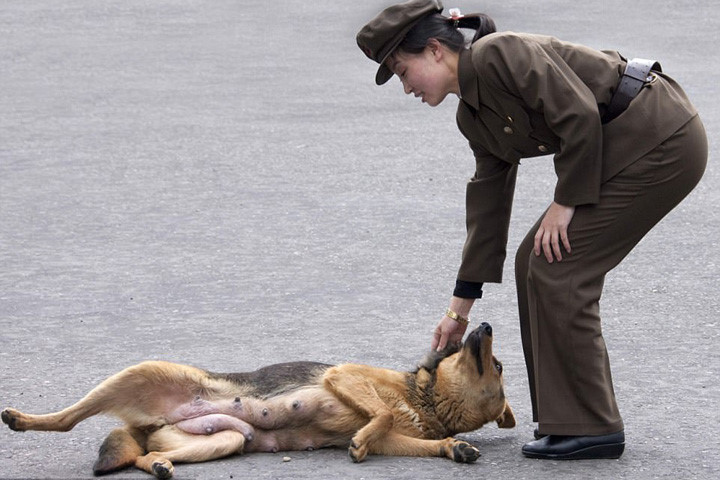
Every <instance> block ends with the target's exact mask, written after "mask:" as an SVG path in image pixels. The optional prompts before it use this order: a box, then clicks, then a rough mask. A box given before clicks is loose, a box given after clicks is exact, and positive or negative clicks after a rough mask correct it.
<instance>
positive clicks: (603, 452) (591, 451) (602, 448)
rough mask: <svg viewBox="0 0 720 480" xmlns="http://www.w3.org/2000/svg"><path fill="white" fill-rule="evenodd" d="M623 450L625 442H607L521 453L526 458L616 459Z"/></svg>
mask: <svg viewBox="0 0 720 480" xmlns="http://www.w3.org/2000/svg"><path fill="white" fill-rule="evenodd" d="M624 451H625V443H609V444H606V445H593V446H592V447H587V448H581V449H580V450H575V451H573V452H570V453H536V452H526V451H525V450H523V452H522V453H523V455H525V456H526V457H528V458H540V459H545V460H616V459H618V458H620V456H622V454H623V452H624Z"/></svg>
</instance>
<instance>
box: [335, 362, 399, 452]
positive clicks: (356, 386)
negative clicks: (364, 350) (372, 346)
mask: <svg viewBox="0 0 720 480" xmlns="http://www.w3.org/2000/svg"><path fill="white" fill-rule="evenodd" d="M324 382H325V388H327V389H328V391H330V392H331V393H333V394H334V395H335V396H336V397H337V398H339V399H340V401H342V402H343V403H344V404H346V405H347V406H349V407H350V408H352V409H353V410H355V411H356V412H358V413H359V414H361V415H363V416H365V417H367V418H368V419H369V422H368V423H367V424H366V425H365V426H364V427H362V428H361V429H360V430H358V431H357V433H356V434H355V436H353V438H352V441H351V443H350V448H349V450H348V453H349V454H350V458H352V460H353V461H354V462H362V461H363V460H364V459H365V457H366V456H367V454H368V453H369V452H370V450H371V448H372V445H373V444H374V443H375V442H377V441H378V439H380V438H382V437H383V436H384V435H385V434H387V433H388V432H389V431H390V430H391V429H392V426H393V414H392V411H391V410H390V409H389V408H388V406H387V405H385V403H384V402H383V401H382V399H380V397H379V396H378V394H377V391H376V390H375V388H374V387H373V385H372V384H371V383H370V382H369V381H367V380H366V379H365V378H363V377H362V376H360V375H353V374H349V373H347V372H343V371H342V367H333V368H331V369H329V370H328V371H327V372H326V373H325V377H324Z"/></svg>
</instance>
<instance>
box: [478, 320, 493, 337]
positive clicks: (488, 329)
mask: <svg viewBox="0 0 720 480" xmlns="http://www.w3.org/2000/svg"><path fill="white" fill-rule="evenodd" d="M480 326H481V327H482V329H483V331H484V332H485V334H486V335H490V336H492V327H491V326H490V324H489V323H487V322H483V323H481V324H480Z"/></svg>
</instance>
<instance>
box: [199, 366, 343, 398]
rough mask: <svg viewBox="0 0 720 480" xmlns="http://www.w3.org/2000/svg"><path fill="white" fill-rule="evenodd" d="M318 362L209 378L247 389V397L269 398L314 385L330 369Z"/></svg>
mask: <svg viewBox="0 0 720 480" xmlns="http://www.w3.org/2000/svg"><path fill="white" fill-rule="evenodd" d="M332 366H333V365H328V364H325V363H319V362H288V363H277V364H275V365H268V366H267V367H263V368H260V369H258V370H255V371H254V372H241V373H213V372H208V374H209V375H210V377H211V378H219V379H223V380H228V381H231V382H233V383H236V384H238V385H242V386H243V387H245V388H247V392H248V395H249V396H252V397H256V398H271V397H274V396H277V395H281V394H283V393H285V392H289V391H291V390H295V389H296V388H300V387H304V386H306V385H312V384H316V383H318V382H319V381H320V378H321V377H322V375H323V373H325V371H326V370H327V369H328V368H330V367H332Z"/></svg>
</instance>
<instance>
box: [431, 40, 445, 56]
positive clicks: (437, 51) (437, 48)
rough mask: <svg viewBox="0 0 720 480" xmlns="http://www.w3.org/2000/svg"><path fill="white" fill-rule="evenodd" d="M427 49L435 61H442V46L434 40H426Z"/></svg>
mask: <svg viewBox="0 0 720 480" xmlns="http://www.w3.org/2000/svg"><path fill="white" fill-rule="evenodd" d="M427 48H429V49H430V53H432V56H433V58H434V59H435V60H436V61H438V60H442V57H443V55H444V53H445V52H444V51H443V47H442V44H441V43H440V42H439V41H438V40H437V39H436V38H431V39H429V40H428V43H427Z"/></svg>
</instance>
